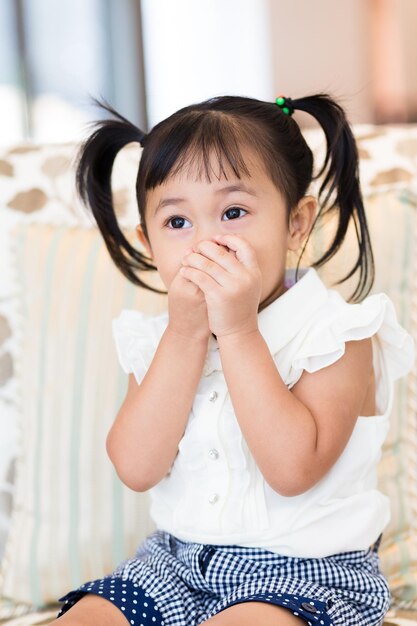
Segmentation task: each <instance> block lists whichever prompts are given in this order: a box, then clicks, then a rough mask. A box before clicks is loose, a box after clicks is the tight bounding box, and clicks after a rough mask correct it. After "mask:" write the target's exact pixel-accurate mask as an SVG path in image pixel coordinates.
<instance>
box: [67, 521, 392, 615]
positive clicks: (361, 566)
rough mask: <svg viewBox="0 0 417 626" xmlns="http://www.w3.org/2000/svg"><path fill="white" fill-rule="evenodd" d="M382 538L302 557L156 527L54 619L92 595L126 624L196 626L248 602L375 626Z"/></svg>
mask: <svg viewBox="0 0 417 626" xmlns="http://www.w3.org/2000/svg"><path fill="white" fill-rule="evenodd" d="M381 536H382V535H381ZM381 536H380V537H379V538H378V541H377V542H376V544H375V545H374V546H372V547H370V548H369V549H368V550H361V551H355V552H344V553H339V554H335V555H331V556H328V557H325V558H308V559H304V558H298V557H288V556H282V555H278V554H276V553H273V552H270V551H268V550H265V549H263V548H247V547H241V546H233V545H230V546H215V545H205V544H200V543H191V542H183V541H180V540H179V539H177V538H176V537H174V536H173V535H171V534H170V533H168V532H165V531H163V530H159V529H158V530H156V531H155V532H154V533H152V534H151V535H150V536H149V537H147V538H146V539H145V541H144V542H143V543H142V544H141V545H140V546H139V548H138V550H137V552H136V554H135V556H134V558H131V559H127V560H125V561H123V562H122V563H121V564H120V565H119V566H118V567H117V568H116V570H114V572H112V574H110V575H108V576H106V577H104V578H102V579H99V580H94V581H90V582H87V583H84V584H83V585H81V586H80V587H78V589H75V590H73V591H70V592H69V593H67V594H66V595H65V596H64V597H62V598H60V599H59V601H60V602H63V603H64V605H63V606H62V608H61V610H60V612H59V613H58V617H60V616H61V615H62V614H63V613H64V612H65V611H67V610H68V609H69V608H70V607H71V606H73V604H75V603H76V602H77V601H78V600H79V599H80V598H81V597H82V596H83V595H85V594H86V593H94V594H98V595H101V597H104V598H106V599H108V600H110V601H111V602H112V603H113V604H115V605H116V606H117V607H118V608H119V609H120V610H121V611H123V613H124V615H125V616H126V619H127V620H128V623H129V624H132V626H197V625H198V624H201V623H203V622H204V621H206V620H207V619H209V618H210V617H212V616H213V615H215V614H216V613H218V612H219V611H222V610H223V609H225V608H227V607H229V606H232V605H234V604H238V603H241V602H249V601H262V602H270V603H272V604H276V605H279V606H282V607H286V608H287V609H288V610H290V611H291V612H292V613H293V614H294V615H296V616H298V617H300V618H302V619H303V620H304V621H305V622H307V623H308V624H309V626H313V624H317V625H319V626H342V625H343V626H380V625H381V624H382V622H383V618H384V616H385V614H386V612H387V610H388V608H389V606H390V601H391V594H390V590H389V587H388V584H387V581H386V578H385V576H384V575H383V574H382V572H381V570H380V563H379V557H378V547H379V543H380V541H381Z"/></svg>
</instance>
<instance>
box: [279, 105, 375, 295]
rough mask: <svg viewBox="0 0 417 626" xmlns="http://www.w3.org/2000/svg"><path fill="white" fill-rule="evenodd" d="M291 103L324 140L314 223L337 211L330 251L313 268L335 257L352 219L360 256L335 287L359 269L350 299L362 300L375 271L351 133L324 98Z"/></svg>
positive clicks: (341, 115) (343, 118) (340, 114)
mask: <svg viewBox="0 0 417 626" xmlns="http://www.w3.org/2000/svg"><path fill="white" fill-rule="evenodd" d="M291 102H292V105H293V107H294V109H296V110H299V111H305V112H306V113H309V114H310V115H312V116H313V117H314V118H315V119H316V120H317V121H318V123H319V124H320V126H321V127H322V129H323V131H324V134H325V136H326V143H327V149H326V156H325V159H324V163H323V166H322V168H321V169H320V171H319V172H318V173H317V174H316V175H315V176H314V179H316V178H319V177H320V176H321V175H322V174H323V173H324V172H325V171H326V170H327V171H326V174H325V176H324V179H323V181H322V184H321V186H320V189H319V193H318V200H319V205H320V209H319V211H318V214H317V216H316V220H315V222H316V221H317V219H318V218H319V217H320V216H321V215H323V214H326V213H329V212H330V211H338V226H337V230H336V233H335V236H334V239H333V241H332V243H331V245H330V247H329V249H328V250H327V251H326V252H325V253H324V254H323V255H322V256H321V257H320V258H319V259H318V260H317V261H315V263H314V266H315V267H316V266H317V267H320V266H321V265H323V264H324V263H326V261H328V260H329V259H331V258H332V257H333V256H334V255H335V254H336V252H337V251H338V250H339V248H340V246H341V244H342V243H343V240H344V238H345V235H346V232H347V229H348V226H349V222H350V219H353V223H354V227H355V231H356V238H357V241H358V247H359V253H358V257H357V260H356V263H355V265H354V266H353V268H352V269H351V270H350V272H349V273H348V274H346V276H344V277H343V278H342V279H341V280H339V281H337V284H340V283H342V282H344V281H345V280H347V279H348V278H350V277H351V276H352V274H354V273H355V272H356V271H357V269H358V268H359V270H360V275H359V281H358V284H357V286H356V289H355V291H354V292H353V294H352V296H351V298H353V299H357V298H360V297H361V296H363V297H365V296H366V295H367V294H368V293H369V291H370V290H371V288H372V285H373V282H374V278H375V267H374V257H373V252H372V246H371V240H370V236H369V231H368V225H367V220H366V215H365V208H364V204H363V199H362V193H361V189H360V183H359V157H358V150H357V146H356V142H355V138H354V136H353V133H352V130H351V128H350V126H349V123H348V121H347V119H346V116H345V113H344V111H343V109H342V107H340V106H339V105H338V104H337V103H336V102H335V101H334V100H332V98H330V97H329V96H328V95H326V94H317V95H313V96H308V97H305V98H299V99H295V100H292V101H291ZM325 192H326V195H325V196H324V193H325ZM323 196H324V197H323ZM315 222H314V223H315ZM307 241H308V240H307ZM306 244H307V242H306V243H305V245H306ZM304 247H305V246H304ZM303 251H304V249H303Z"/></svg>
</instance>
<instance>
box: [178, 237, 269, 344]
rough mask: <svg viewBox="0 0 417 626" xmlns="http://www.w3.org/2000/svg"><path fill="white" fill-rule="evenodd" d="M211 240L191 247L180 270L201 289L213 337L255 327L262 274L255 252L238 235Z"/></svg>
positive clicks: (245, 330) (246, 330)
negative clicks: (191, 250)
mask: <svg viewBox="0 0 417 626" xmlns="http://www.w3.org/2000/svg"><path fill="white" fill-rule="evenodd" d="M214 239H215V241H209V240H204V241H200V242H199V243H198V244H196V245H195V246H193V250H194V251H193V252H191V253H190V254H187V255H186V256H185V257H184V258H183V261H182V263H183V267H182V268H181V270H180V272H181V274H182V275H183V276H184V277H185V278H187V279H188V280H190V281H191V282H193V283H195V284H196V285H197V286H198V287H199V288H200V289H201V290H202V291H203V293H204V295H205V299H206V304H207V313H208V320H209V326H210V330H211V332H212V333H214V334H215V335H216V337H222V336H225V335H231V334H240V333H241V334H246V333H248V332H252V331H254V330H257V328H258V306H259V300H260V297H261V278H262V277H261V271H260V269H259V265H258V262H257V259H256V254H255V251H254V249H253V248H252V246H251V245H250V244H249V243H248V242H247V241H246V240H245V239H243V237H241V236H239V235H235V234H234V235H216V236H215V237H214ZM227 248H229V249H230V250H232V251H233V252H234V253H235V254H233V252H229V251H228V250H227Z"/></svg>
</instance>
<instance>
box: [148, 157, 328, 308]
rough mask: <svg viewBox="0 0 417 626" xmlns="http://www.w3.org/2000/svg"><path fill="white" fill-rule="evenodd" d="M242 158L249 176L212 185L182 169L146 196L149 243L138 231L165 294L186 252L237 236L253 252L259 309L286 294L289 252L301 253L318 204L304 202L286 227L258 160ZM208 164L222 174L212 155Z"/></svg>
mask: <svg viewBox="0 0 417 626" xmlns="http://www.w3.org/2000/svg"><path fill="white" fill-rule="evenodd" d="M242 153H243V157H244V158H245V163H246V164H247V166H248V170H249V171H250V172H251V176H250V177H242V178H240V179H239V178H236V176H235V175H234V174H233V172H231V171H230V173H229V171H227V177H228V179H227V180H226V178H224V177H222V178H220V179H219V174H217V175H212V176H211V182H208V181H207V180H206V178H205V176H204V175H203V176H202V177H201V180H197V175H196V172H195V171H190V170H186V169H185V168H184V170H183V171H181V172H179V174H178V175H176V176H175V177H171V178H169V179H168V180H167V181H165V183H164V184H162V185H159V186H158V187H156V188H155V189H152V190H150V191H149V192H148V194H147V206H146V217H145V219H146V226H147V231H148V237H149V241H147V240H146V238H145V236H144V235H143V232H142V229H141V227H140V225H139V226H138V227H137V232H138V237H139V239H140V241H141V242H142V243H143V244H144V246H145V247H146V249H147V251H148V254H149V255H150V256H151V257H152V259H153V262H154V264H155V265H156V267H157V268H158V272H159V274H160V277H161V279H162V281H163V283H164V285H165V286H166V288H167V289H169V286H170V284H171V281H172V280H173V278H174V276H175V275H176V273H177V272H178V270H179V268H180V267H181V261H182V258H183V257H184V255H185V254H186V250H187V249H188V248H191V247H192V246H193V245H194V244H196V243H198V242H199V241H202V240H205V239H208V240H211V239H212V238H213V236H214V235H217V234H226V233H233V234H237V235H240V236H241V237H243V238H245V239H246V241H248V242H249V244H250V245H251V246H252V247H253V249H254V250H255V253H256V256H257V259H258V264H259V268H260V271H261V275H262V290H261V300H260V303H261V305H262V304H263V306H266V305H267V304H269V303H270V302H272V301H273V300H274V299H275V298H276V297H278V296H279V295H280V294H281V293H283V292H284V291H285V290H286V289H285V286H284V278H285V269H286V260H287V253H288V250H293V251H295V250H297V249H299V247H300V245H301V243H302V240H303V239H304V238H305V236H306V235H307V234H308V232H309V230H310V227H311V224H312V222H313V219H314V215H315V209H316V203H315V200H314V199H313V198H312V197H308V196H306V197H305V198H303V199H302V200H301V201H300V203H299V204H298V206H297V207H296V209H295V210H293V211H292V213H291V220H290V226H289V228H288V227H287V209H286V206H285V203H284V198H283V196H282V195H281V193H280V192H279V191H278V189H277V188H276V187H275V185H274V183H273V182H272V180H271V179H270V178H269V177H268V175H267V174H266V172H265V171H264V168H263V167H262V164H261V162H260V160H259V158H257V157H256V155H254V154H253V153H251V152H250V151H248V150H246V151H244V150H242ZM210 164H211V167H212V171H213V173H215V172H219V171H220V168H219V163H218V160H217V159H216V158H215V157H214V156H213V155H212V159H211V161H210ZM230 254H234V252H232V251H230ZM262 308H263V307H262Z"/></svg>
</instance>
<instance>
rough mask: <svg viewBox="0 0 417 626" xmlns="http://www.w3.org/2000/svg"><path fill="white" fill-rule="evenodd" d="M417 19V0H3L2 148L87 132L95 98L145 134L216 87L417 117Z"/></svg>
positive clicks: (365, 118)
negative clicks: (324, 96) (315, 96)
mask: <svg viewBox="0 0 417 626" xmlns="http://www.w3.org/2000/svg"><path fill="white" fill-rule="evenodd" d="M416 24H417V1H416V0H337V2H335V1H334V0H314V1H313V2H312V1H311V0H0V143H1V144H10V143H12V142H18V141H22V140H28V141H35V142H61V141H73V140H74V139H79V138H81V137H82V136H84V135H85V134H86V132H87V130H86V125H87V124H88V122H89V121H92V120H94V119H99V118H100V117H103V113H102V112H101V111H100V109H98V108H97V107H95V106H94V105H93V104H92V103H91V96H94V97H104V98H105V99H106V100H107V101H108V102H109V103H110V104H112V105H113V106H114V107H115V108H116V109H118V110H119V111H120V112H121V113H122V114H123V115H125V116H126V117H128V118H129V119H130V120H131V121H132V122H134V123H136V124H137V125H139V126H140V127H141V128H142V129H143V130H144V131H145V132H147V131H148V130H150V128H151V127H152V126H154V125H155V124H156V123H157V122H158V121H160V120H161V119H163V118H164V117H166V116H167V115H169V114H171V113H173V112H174V111H175V110H177V109H178V108H180V107H182V106H186V105H188V104H191V103H192V102H197V101H200V100H203V99H206V98H209V97H212V96H215V95H220V94H234V95H245V96H252V97H255V98H259V99H264V100H267V99H269V100H273V99H275V97H276V96H277V95H280V94H285V95H287V96H290V97H293V98H295V97H300V96H303V95H307V94H309V93H313V92H317V91H326V92H330V93H332V94H333V95H334V96H335V97H337V98H338V99H339V100H340V101H341V104H342V105H343V106H344V107H345V108H346V110H347V112H348V116H349V119H350V121H351V122H355V123H363V122H370V123H377V124H380V123H387V122H391V123H406V122H413V121H417V63H416V59H417V43H416V38H415V25H416ZM300 123H301V124H302V125H307V126H308V125H309V123H310V120H309V119H308V116H306V118H305V119H304V118H302V119H301V122H300Z"/></svg>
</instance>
